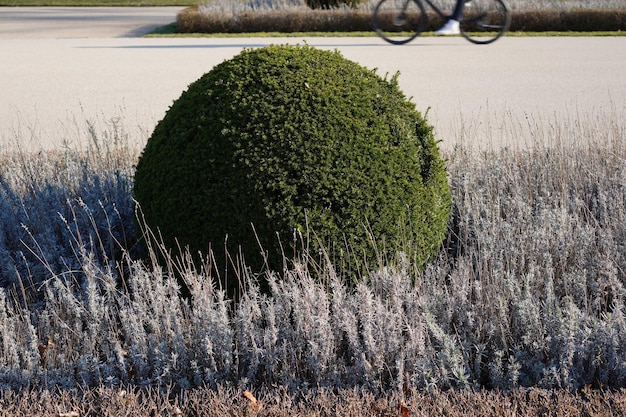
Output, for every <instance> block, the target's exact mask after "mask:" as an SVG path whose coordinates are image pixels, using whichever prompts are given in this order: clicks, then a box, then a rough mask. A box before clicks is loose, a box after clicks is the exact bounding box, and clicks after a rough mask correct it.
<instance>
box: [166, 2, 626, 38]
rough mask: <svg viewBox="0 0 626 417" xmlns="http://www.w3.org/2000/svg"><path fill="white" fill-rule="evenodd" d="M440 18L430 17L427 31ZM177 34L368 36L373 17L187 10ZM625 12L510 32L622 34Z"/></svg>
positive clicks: (528, 15)
mask: <svg viewBox="0 0 626 417" xmlns="http://www.w3.org/2000/svg"><path fill="white" fill-rule="evenodd" d="M442 23H443V21H442V19H441V17H439V16H438V15H436V14H429V18H428V22H427V26H426V29H425V30H426V31H433V30H436V29H438V28H439V27H440V26H441V24H442ZM176 30H177V31H178V32H179V33H254V32H283V33H293V32H371V31H372V30H373V29H372V13H371V12H370V11H366V10H359V9H338V10H280V11H255V12H249V13H245V14H241V15H236V16H233V15H223V14H205V13H199V12H198V10H197V8H195V7H190V8H187V9H185V10H183V11H181V12H180V13H179V14H178V16H177V20H176ZM625 30H626V9H620V10H593V9H575V10H536V11H519V10H513V11H512V12H511V27H510V31H527V32H545V31H572V32H584V31H625Z"/></svg>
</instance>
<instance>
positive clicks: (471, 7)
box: [460, 0, 511, 44]
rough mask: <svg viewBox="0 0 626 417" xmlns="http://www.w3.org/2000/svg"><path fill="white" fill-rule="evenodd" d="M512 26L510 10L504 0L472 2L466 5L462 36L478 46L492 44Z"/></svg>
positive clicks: (474, 0)
mask: <svg viewBox="0 0 626 417" xmlns="http://www.w3.org/2000/svg"><path fill="white" fill-rule="evenodd" d="M510 24H511V15H510V12H509V9H508V8H507V7H506V5H505V4H504V3H503V2H502V0H471V1H468V2H467V3H465V10H464V11H463V19H462V20H461V25H460V27H461V35H463V37H465V39H467V40H468V41H470V42H472V43H478V44H486V43H491V42H493V41H495V40H496V39H498V38H499V37H500V36H502V35H503V34H504V32H506V31H507V29H508V28H509V25H510Z"/></svg>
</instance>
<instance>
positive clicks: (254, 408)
mask: <svg viewBox="0 0 626 417" xmlns="http://www.w3.org/2000/svg"><path fill="white" fill-rule="evenodd" d="M243 396H244V397H246V398H247V399H248V400H249V401H250V408H251V409H252V411H255V412H256V411H259V410H260V409H261V402H260V401H258V400H257V399H256V397H255V396H254V395H252V393H251V392H250V391H248V390H245V391H244V392H243Z"/></svg>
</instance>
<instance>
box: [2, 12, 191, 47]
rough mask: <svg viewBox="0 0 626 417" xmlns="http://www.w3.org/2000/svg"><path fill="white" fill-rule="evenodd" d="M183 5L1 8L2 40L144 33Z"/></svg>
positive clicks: (173, 17)
mask: <svg viewBox="0 0 626 417" xmlns="http://www.w3.org/2000/svg"><path fill="white" fill-rule="evenodd" d="M179 10H182V8H181V7H0V40H2V39H25V38H27V39H58V38H117V37H135V36H142V35H144V34H146V33H148V32H150V31H152V30H154V29H156V28H158V27H160V26H165V25H167V24H170V23H173V22H175V21H176V14H177V13H178V11H179Z"/></svg>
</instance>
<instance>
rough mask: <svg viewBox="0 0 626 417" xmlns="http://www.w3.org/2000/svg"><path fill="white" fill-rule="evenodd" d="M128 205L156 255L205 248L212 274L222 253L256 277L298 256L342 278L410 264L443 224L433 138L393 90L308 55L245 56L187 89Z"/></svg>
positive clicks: (343, 63)
mask: <svg viewBox="0 0 626 417" xmlns="http://www.w3.org/2000/svg"><path fill="white" fill-rule="evenodd" d="M134 194H135V198H136V200H137V202H138V203H139V204H140V207H141V210H142V212H143V215H144V216H145V221H146V223H147V225H148V226H149V227H150V228H151V229H152V230H154V231H156V230H158V232H159V234H160V236H162V238H163V240H164V243H165V245H166V247H168V248H169V249H172V250H173V251H174V252H178V250H179V248H189V249H190V250H191V253H192V254H196V253H198V252H204V253H206V252H207V251H208V250H209V249H210V248H212V252H213V255H214V256H215V261H216V263H217V265H218V267H219V268H220V270H224V268H225V267H226V266H227V264H228V263H229V262H230V261H229V260H227V259H226V255H225V252H226V250H225V249H227V251H228V253H229V254H230V256H231V257H232V258H235V256H236V255H240V254H243V257H244V260H245V264H246V265H247V266H248V267H250V268H252V269H253V270H256V271H259V270H260V269H262V268H263V267H264V266H265V262H266V261H267V262H268V263H269V267H271V268H281V267H282V265H283V263H282V262H283V260H284V259H285V258H284V257H286V258H290V257H292V256H293V254H297V253H299V252H298V248H301V247H302V245H308V249H309V253H317V251H319V250H320V248H322V247H323V248H324V250H325V251H326V253H328V255H329V256H330V259H331V260H332V261H333V263H334V264H335V265H336V266H337V267H341V269H342V270H343V271H346V270H360V271H362V270H363V268H364V267H366V266H370V267H371V266H377V265H378V264H377V262H378V258H379V256H386V255H393V254H394V253H395V252H396V251H397V250H399V249H400V250H404V251H407V252H408V253H410V255H411V256H412V259H413V260H414V261H415V262H416V263H417V264H418V265H420V264H423V263H425V262H426V261H427V260H428V259H429V258H431V257H432V256H433V254H434V253H435V252H436V251H438V249H439V247H440V245H441V242H442V240H443V238H444V235H445V232H446V228H447V222H448V217H449V211H450V192H449V189H448V182H447V173H446V171H445V167H444V163H443V161H442V159H441V157H440V154H439V149H438V147H437V144H436V141H435V139H434V138H433V134H432V129H431V127H430V126H429V125H428V124H427V123H426V121H425V119H424V118H423V117H422V116H421V114H420V113H419V112H418V111H417V110H416V109H415V106H414V105H413V104H412V103H411V102H409V101H408V100H407V99H406V97H405V96H404V95H403V93H402V92H401V91H400V89H399V87H398V83H397V77H393V78H392V79H390V80H388V79H383V78H381V77H380V76H378V75H377V74H376V73H375V71H372V70H369V69H366V68H364V67H362V66H360V65H358V64H356V63H354V62H352V61H350V60H347V59H345V58H344V57H343V56H342V55H341V54H340V53H339V52H336V51H335V52H332V51H324V50H319V49H316V48H313V47H311V46H307V45H305V46H269V47H264V48H258V49H246V50H244V51H243V52H241V53H240V54H239V55H237V56H235V57H234V58H232V59H230V60H228V61H225V62H223V63H221V64H219V65H217V66H216V67H214V68H213V69H212V70H211V71H210V72H208V73H207V74H205V75H204V76H202V77H201V78H200V79H199V80H197V81H196V82H194V83H193V84H191V85H190V86H189V88H188V89H187V90H186V91H185V92H184V93H183V94H182V95H181V96H180V98H179V99H178V100H176V101H175V102H174V103H173V104H172V106H171V108H170V109H169V111H168V112H167V114H166V115H165V117H164V118H163V120H161V121H160V122H159V123H158V125H157V126H156V128H155V130H154V132H153V134H152V136H151V137H150V139H149V140H148V143H147V145H146V147H145V149H144V151H143V153H142V155H141V157H140V159H139V162H138V164H137V170H136V175H135V185H134ZM301 235H302V236H304V237H305V239H304V241H305V242H304V243H303V242H302V241H300V240H299V239H296V237H298V236H301ZM371 237H373V239H374V240H375V242H376V244H374V243H373V242H372V238H371ZM225 244H226V248H225V247H224V245H225ZM320 245H321V246H320ZM261 248H263V250H264V251H265V254H264V255H263V256H262V255H261V252H262V251H261ZM311 250H312V251H311ZM231 276H233V275H232V274H231ZM235 280H236V278H235ZM235 284H236V283H232V282H231V283H229V285H230V286H231V288H232V287H233V286H234V285H235Z"/></svg>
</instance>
